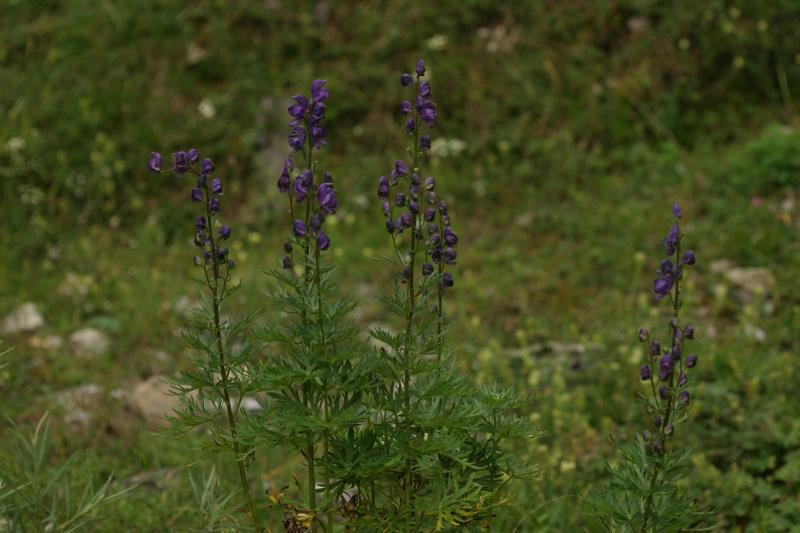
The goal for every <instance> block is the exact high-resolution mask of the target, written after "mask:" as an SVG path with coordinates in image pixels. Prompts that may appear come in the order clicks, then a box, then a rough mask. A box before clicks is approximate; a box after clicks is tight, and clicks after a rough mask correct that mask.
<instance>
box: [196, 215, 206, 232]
mask: <svg viewBox="0 0 800 533" xmlns="http://www.w3.org/2000/svg"><path fill="white" fill-rule="evenodd" d="M194 228H195V230H197V232H198V233H200V232H202V231H205V230H206V217H204V216H203V215H199V216H198V217H197V218H196V219H195V221H194Z"/></svg>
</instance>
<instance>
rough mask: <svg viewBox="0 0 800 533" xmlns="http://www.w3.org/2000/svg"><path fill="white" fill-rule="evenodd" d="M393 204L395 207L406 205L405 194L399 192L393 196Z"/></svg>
mask: <svg viewBox="0 0 800 533" xmlns="http://www.w3.org/2000/svg"><path fill="white" fill-rule="evenodd" d="M394 205H396V206H397V207H403V206H404V205H406V195H405V194H404V193H402V192H399V193H397V194H396V195H395V197H394Z"/></svg>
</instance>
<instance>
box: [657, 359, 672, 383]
mask: <svg viewBox="0 0 800 533" xmlns="http://www.w3.org/2000/svg"><path fill="white" fill-rule="evenodd" d="M674 364H675V362H674V360H673V359H672V357H671V356H670V355H669V354H667V355H664V356H662V357H661V361H660V362H659V364H658V378H659V379H660V380H661V381H667V380H668V379H669V376H670V375H671V374H672V368H673V366H674Z"/></svg>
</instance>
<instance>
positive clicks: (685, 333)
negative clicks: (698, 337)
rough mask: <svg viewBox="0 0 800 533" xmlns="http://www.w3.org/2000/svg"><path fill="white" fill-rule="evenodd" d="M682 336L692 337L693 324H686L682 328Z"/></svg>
mask: <svg viewBox="0 0 800 533" xmlns="http://www.w3.org/2000/svg"><path fill="white" fill-rule="evenodd" d="M683 336H684V337H686V338H687V339H694V326H693V325H691V324H688V325H687V326H686V327H685V328H683Z"/></svg>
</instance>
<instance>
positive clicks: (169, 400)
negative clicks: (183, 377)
mask: <svg viewBox="0 0 800 533" xmlns="http://www.w3.org/2000/svg"><path fill="white" fill-rule="evenodd" d="M166 379H167V378H166V376H151V377H150V378H148V379H147V380H145V381H141V382H139V383H137V384H136V385H134V386H133V388H132V389H131V391H130V394H129V395H128V404H129V405H130V407H131V409H133V410H134V411H135V412H136V413H137V414H139V415H140V416H141V417H142V418H143V419H144V421H145V423H146V424H147V425H148V427H151V428H164V427H168V426H169V421H167V420H166V418H165V415H168V414H172V412H173V411H174V410H175V409H176V408H177V407H178V406H179V405H180V399H179V398H178V397H177V396H175V395H174V394H171V393H170V386H169V384H168V383H166V382H165V380H166Z"/></svg>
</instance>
